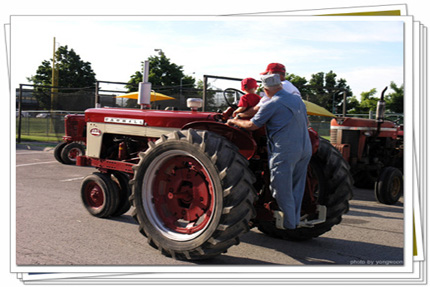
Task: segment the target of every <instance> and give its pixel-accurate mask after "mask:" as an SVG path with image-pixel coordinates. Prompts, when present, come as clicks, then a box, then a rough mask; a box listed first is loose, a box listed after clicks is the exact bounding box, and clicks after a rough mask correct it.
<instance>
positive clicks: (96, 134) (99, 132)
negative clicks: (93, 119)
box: [90, 128, 102, 137]
mask: <svg viewBox="0 0 430 287" xmlns="http://www.w3.org/2000/svg"><path fill="white" fill-rule="evenodd" d="M90 134H92V135H93V136H96V137H98V136H100V135H101V134H102V131H101V130H99V129H98V128H93V129H91V130H90Z"/></svg>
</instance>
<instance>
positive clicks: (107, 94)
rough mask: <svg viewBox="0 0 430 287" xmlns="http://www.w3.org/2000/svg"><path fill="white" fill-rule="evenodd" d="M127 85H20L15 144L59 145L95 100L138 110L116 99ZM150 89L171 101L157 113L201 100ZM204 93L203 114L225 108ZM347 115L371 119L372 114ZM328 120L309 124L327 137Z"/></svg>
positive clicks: (219, 94) (217, 96) (189, 91)
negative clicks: (67, 127)
mask: <svg viewBox="0 0 430 287" xmlns="http://www.w3.org/2000/svg"><path fill="white" fill-rule="evenodd" d="M127 85H129V84H128V83H116V82H102V81H99V82H97V83H96V86H95V87H90V88H88V87H87V88H74V89H71V88H61V87H56V88H54V89H53V88H52V87H50V86H35V85H20V88H19V89H17V90H16V107H17V109H16V136H17V141H18V142H21V141H44V142H60V141H61V140H62V137H63V135H64V133H65V131H64V117H65V116H66V115H68V114H83V113H84V112H85V110H86V109H88V108H93V107H95V105H96V101H98V102H99V104H100V106H101V107H125V108H139V105H138V104H137V100H135V99H127V98H117V96H120V95H124V94H125V93H127V91H128V89H126V86H127ZM153 89H154V90H155V91H156V92H157V93H162V94H165V95H168V96H170V97H173V98H174V99H173V100H164V101H157V102H153V103H152V106H151V108H152V109H158V110H165V109H169V110H188V108H187V99H188V98H202V97H203V90H202V89H195V88H189V87H186V86H171V87H162V86H158V87H157V86H154V87H153ZM135 90H137V87H136V89H135ZM205 92H206V94H205V97H206V101H207V103H209V105H208V104H207V105H206V111H219V110H224V109H225V108H226V107H227V103H226V101H225V99H224V95H223V91H221V90H214V89H209V90H206V91H205ZM96 94H97V95H98V97H96ZM96 98H98V100H96ZM337 116H341V115H337ZM347 116H348V117H361V118H373V119H374V118H375V116H374V115H372V114H358V115H357V114H354V115H349V114H348V115H347ZM386 119H388V120H391V121H394V122H396V123H397V124H403V115H402V114H387V115H386ZM330 121H331V118H328V117H320V116H309V122H310V125H311V126H312V127H313V128H314V129H315V130H316V131H317V132H318V133H319V134H320V135H321V136H323V137H328V136H329V135H330Z"/></svg>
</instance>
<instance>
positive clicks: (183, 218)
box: [142, 150, 215, 241]
mask: <svg viewBox="0 0 430 287" xmlns="http://www.w3.org/2000/svg"><path fill="white" fill-rule="evenodd" d="M142 191H143V197H142V203H143V207H144V209H145V213H146V214H147V216H148V220H149V222H150V223H151V224H152V225H153V226H155V227H156V228H157V229H158V230H159V231H160V232H161V233H163V234H164V235H165V236H166V237H169V238H171V239H173V240H177V241H186V240H190V239H192V238H195V237H197V236H199V234H201V232H203V231H204V230H205V229H206V228H207V227H208V226H209V224H210V222H211V219H212V217H213V214H214V209H215V197H214V193H215V191H214V184H213V181H212V179H211V177H210V175H209V173H208V171H207V169H206V168H205V167H204V165H203V164H202V163H201V162H200V160H198V159H197V158H196V157H195V156H193V155H191V154H189V153H187V152H184V151H181V150H172V151H168V152H166V153H164V154H163V155H162V156H159V157H157V158H156V159H154V160H153V162H152V163H151V164H150V165H149V166H148V168H147V172H146V173H145V176H144V180H143V185H142Z"/></svg>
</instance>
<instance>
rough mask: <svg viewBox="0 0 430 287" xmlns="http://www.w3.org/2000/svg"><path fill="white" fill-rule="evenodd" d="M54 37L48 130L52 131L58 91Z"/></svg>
mask: <svg viewBox="0 0 430 287" xmlns="http://www.w3.org/2000/svg"><path fill="white" fill-rule="evenodd" d="M55 50H56V49H55V37H54V46H53V52H52V79H51V83H52V88H51V119H50V121H49V122H50V132H53V127H54V116H55V114H54V109H55V108H56V95H57V93H58V88H57V87H58V73H57V71H56V70H57V69H56V63H55V58H56V57H55Z"/></svg>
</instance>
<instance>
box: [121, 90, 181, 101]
mask: <svg viewBox="0 0 430 287" xmlns="http://www.w3.org/2000/svg"><path fill="white" fill-rule="evenodd" d="M138 97H139V93H138V92H132V93H128V94H125V95H121V96H116V98H126V99H133V100H137V99H138ZM165 100H175V98H172V97H169V96H166V95H164V94H160V93H156V92H154V91H152V92H151V102H155V101H165Z"/></svg>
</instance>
